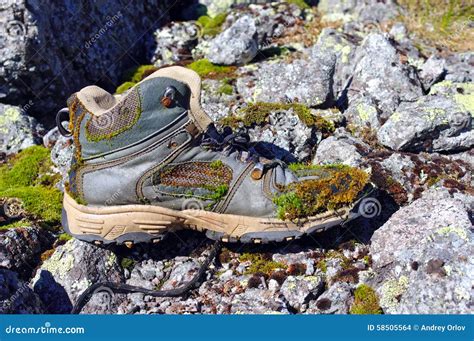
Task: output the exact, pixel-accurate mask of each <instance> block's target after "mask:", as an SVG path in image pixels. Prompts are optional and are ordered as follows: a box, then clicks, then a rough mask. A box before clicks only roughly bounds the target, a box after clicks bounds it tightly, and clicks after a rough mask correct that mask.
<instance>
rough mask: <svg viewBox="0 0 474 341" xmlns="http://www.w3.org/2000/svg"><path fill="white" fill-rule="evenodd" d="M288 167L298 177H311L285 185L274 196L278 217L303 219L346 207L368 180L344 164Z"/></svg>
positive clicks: (359, 172) (361, 172)
mask: <svg viewBox="0 0 474 341" xmlns="http://www.w3.org/2000/svg"><path fill="white" fill-rule="evenodd" d="M290 169H291V170H292V171H293V172H295V173H296V175H297V176H299V177H306V176H311V179H308V180H304V181H300V182H297V183H293V184H290V185H288V186H286V187H285V188H284V189H283V193H282V194H281V195H278V196H276V197H275V198H274V200H273V202H274V203H275V204H276V205H277V207H278V210H277V216H278V218H280V219H289V220H294V219H299V218H306V217H310V216H313V215H316V214H318V213H322V212H325V211H327V210H335V209H339V208H341V207H343V206H347V205H349V204H351V203H353V201H354V200H355V199H356V198H357V196H358V195H359V193H360V192H361V191H362V190H363V189H364V187H365V186H366V185H367V183H368V180H369V176H368V174H367V173H366V172H364V171H363V170H361V169H358V168H354V167H350V166H346V165H325V166H314V165H309V166H305V165H302V164H296V165H293V166H290Z"/></svg>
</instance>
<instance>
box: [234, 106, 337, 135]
mask: <svg viewBox="0 0 474 341" xmlns="http://www.w3.org/2000/svg"><path fill="white" fill-rule="evenodd" d="M287 110H292V111H293V113H294V114H295V115H296V116H298V117H299V119H300V120H301V121H302V122H303V123H304V124H305V125H306V126H308V127H316V128H318V130H320V131H321V132H323V133H330V132H333V131H334V124H333V123H332V122H329V121H327V120H326V119H324V118H323V117H321V116H318V115H313V114H312V113H311V110H310V109H309V108H308V107H307V106H306V105H304V104H300V103H267V102H256V103H253V104H249V105H248V106H247V107H245V108H244V109H242V114H243V115H242V117H231V118H228V119H227V120H226V121H225V123H227V125H230V126H236V125H238V124H239V123H242V124H243V125H244V126H246V127H251V126H253V125H261V124H264V123H265V122H267V120H268V116H269V115H270V114H271V113H272V112H278V111H287Z"/></svg>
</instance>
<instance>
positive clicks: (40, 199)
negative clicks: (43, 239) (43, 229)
mask: <svg viewBox="0 0 474 341" xmlns="http://www.w3.org/2000/svg"><path fill="white" fill-rule="evenodd" d="M51 167H52V162H51V159H50V151H49V150H48V149H47V148H44V147H41V146H33V147H30V148H27V149H25V150H23V151H22V152H20V153H19V154H18V155H17V156H15V157H14V158H12V159H10V160H9V161H8V163H7V164H5V165H2V166H0V197H2V198H18V199H20V200H21V202H22V204H23V207H24V209H25V211H26V213H27V215H29V216H32V217H33V218H34V219H36V220H40V221H41V222H42V223H45V224H47V225H49V226H50V227H53V226H57V225H58V224H59V221H60V219H61V209H62V193H61V192H60V191H59V190H58V189H56V188H54V184H55V183H56V182H57V180H58V179H59V177H60V176H59V175H51V174H50V173H49V172H51Z"/></svg>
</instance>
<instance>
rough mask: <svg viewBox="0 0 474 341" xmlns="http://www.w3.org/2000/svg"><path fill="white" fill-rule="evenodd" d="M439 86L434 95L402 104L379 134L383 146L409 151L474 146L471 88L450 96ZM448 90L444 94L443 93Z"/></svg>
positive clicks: (472, 90)
mask: <svg viewBox="0 0 474 341" xmlns="http://www.w3.org/2000/svg"><path fill="white" fill-rule="evenodd" d="M439 84H441V86H439V85H438V84H437V85H435V87H434V88H433V89H434V90H433V91H432V92H431V94H430V96H425V97H422V98H420V99H418V101H416V102H412V103H402V104H401V105H400V106H399V107H398V108H397V111H396V113H394V114H393V115H392V116H391V117H390V118H389V119H388V120H387V121H386V122H385V124H384V125H383V126H382V127H381V128H380V129H379V131H378V133H377V137H378V140H379V141H380V143H382V144H383V145H385V146H387V147H389V148H391V149H395V150H405V151H421V150H425V151H457V150H465V149H468V148H470V147H472V146H473V145H474V131H473V130H472V124H471V121H472V113H471V112H473V111H472V109H473V108H472V96H473V94H474V88H473V87H471V86H469V85H466V86H464V85H462V84H461V83H459V84H460V85H456V84H455V83H454V84H450V85H449V87H450V88H456V87H457V86H459V87H462V89H463V90H462V93H457V94H454V95H448V94H447V92H446V91H448V90H445V89H442V88H441V87H442V86H444V85H443V84H442V83H439ZM443 91H444V93H445V94H444V95H443V94H441V93H442V92H443Z"/></svg>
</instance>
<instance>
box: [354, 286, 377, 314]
mask: <svg viewBox="0 0 474 341" xmlns="http://www.w3.org/2000/svg"><path fill="white" fill-rule="evenodd" d="M350 313H351V314H354V315H374V314H382V309H381V308H380V305H379V298H378V297H377V294H376V293H375V290H374V289H372V288H371V287H370V286H368V285H366V284H362V285H360V286H358V287H357V289H356V290H355V292H354V304H353V305H352V307H351V309H350Z"/></svg>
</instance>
